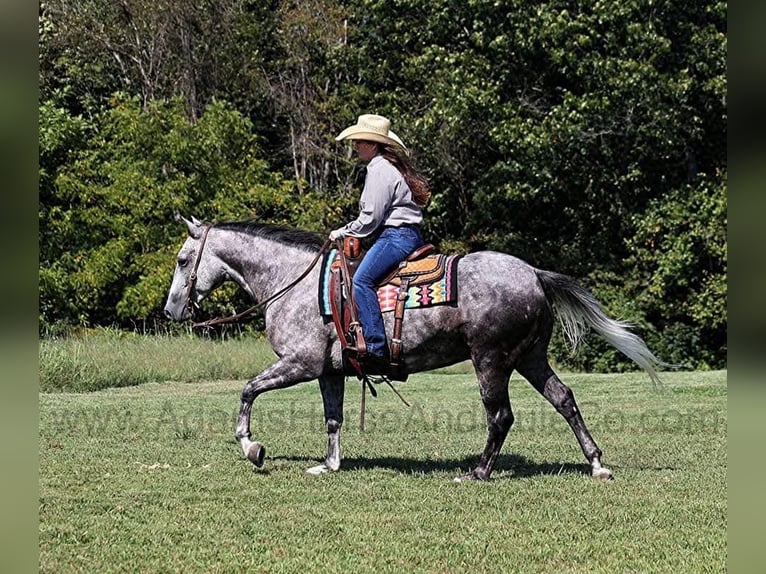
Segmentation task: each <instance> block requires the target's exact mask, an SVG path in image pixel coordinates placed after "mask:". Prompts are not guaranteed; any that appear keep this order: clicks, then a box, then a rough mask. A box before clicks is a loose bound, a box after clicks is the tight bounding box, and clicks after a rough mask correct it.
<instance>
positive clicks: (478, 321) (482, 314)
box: [458, 251, 550, 335]
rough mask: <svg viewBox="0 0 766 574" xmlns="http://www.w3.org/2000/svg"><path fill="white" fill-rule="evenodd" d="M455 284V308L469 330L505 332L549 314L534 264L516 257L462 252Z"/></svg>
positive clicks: (491, 253)
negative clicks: (464, 253)
mask: <svg viewBox="0 0 766 574" xmlns="http://www.w3.org/2000/svg"><path fill="white" fill-rule="evenodd" d="M458 284H459V294H458V309H460V311H461V314H462V316H463V317H464V319H465V326H466V329H467V330H468V331H469V332H472V331H474V330H478V331H481V330H484V331H487V332H488V333H497V334H500V333H505V334H506V335H507V334H509V330H514V331H518V332H522V331H527V330H528V329H529V328H530V327H531V325H532V324H534V323H538V322H540V321H541V320H548V319H549V318H550V306H549V304H548V301H547V299H546V297H545V292H544V291H543V288H542V285H541V284H540V281H539V280H538V278H537V274H536V272H535V268H534V267H533V266H531V265H530V264H529V263H527V262H525V261H523V260H522V259H519V258H518V257H514V256H512V255H508V254H505V253H499V252H496V251H479V252H476V253H471V254H469V255H466V256H465V257H463V258H462V259H461V260H460V263H459V265H458ZM467 334H468V333H467Z"/></svg>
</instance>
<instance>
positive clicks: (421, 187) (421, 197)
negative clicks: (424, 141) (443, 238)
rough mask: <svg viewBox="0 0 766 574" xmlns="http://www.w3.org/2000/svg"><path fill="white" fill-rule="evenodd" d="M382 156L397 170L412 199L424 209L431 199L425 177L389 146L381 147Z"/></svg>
mask: <svg viewBox="0 0 766 574" xmlns="http://www.w3.org/2000/svg"><path fill="white" fill-rule="evenodd" d="M381 147H382V149H383V151H382V155H383V157H384V158H386V159H387V160H388V161H389V162H391V164H393V166H394V167H395V168H396V169H398V170H399V173H401V174H402V177H404V181H406V182H407V185H408V186H409V187H410V190H411V191H412V197H413V199H414V200H415V203H417V204H418V205H419V206H420V207H425V206H426V205H427V204H428V200H429V199H431V186H430V185H429V183H428V180H427V179H426V177H425V176H424V175H423V174H422V173H420V172H419V171H418V170H417V169H415V167H414V166H413V165H412V163H411V162H410V160H409V158H408V157H407V156H406V155H403V154H401V153H398V152H397V151H396V148H394V147H393V146H391V145H382V146H381Z"/></svg>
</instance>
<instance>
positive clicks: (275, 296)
mask: <svg viewBox="0 0 766 574" xmlns="http://www.w3.org/2000/svg"><path fill="white" fill-rule="evenodd" d="M211 227H213V226H212V225H206V226H205V230H204V231H203V232H202V238H201V240H200V246H199V251H198V252H197V259H196V261H195V262H194V268H193V269H192V272H191V274H190V275H189V284H188V288H187V290H186V306H187V307H189V306H195V307H196V303H193V302H192V298H191V296H192V291H193V290H194V286H195V285H196V283H197V270H198V269H199V264H200V261H201V260H202V251H203V250H204V249H205V243H206V242H207V234H208V233H209V232H210V228H211ZM329 246H330V240H329V239H327V240H326V241H325V242H324V245H322V248H321V249H320V250H319V253H317V254H316V256H315V257H314V260H313V261H312V262H311V263H310V264H309V266H308V267H307V268H306V270H305V271H304V272H303V273H301V274H300V276H299V277H298V278H297V279H295V281H292V282H291V283H289V284H288V285H285V286H284V287H282V288H281V289H280V290H279V291H277V292H276V293H274V294H273V295H271V296H270V297H269V298H267V299H265V300H263V301H261V302H260V303H256V304H255V305H253V306H252V307H250V308H249V309H245V310H244V311H242V312H241V313H237V314H236V315H232V316H230V317H219V318H217V319H208V320H207V321H201V322H198V323H192V327H195V328H196V327H204V328H210V327H214V326H216V325H221V324H223V323H236V322H237V321H240V320H241V319H243V318H244V317H247V316H248V315H250V314H252V313H253V312H254V311H257V310H258V309H261V308H263V307H266V306H267V305H268V304H269V303H272V302H274V301H276V300H277V299H279V298H280V297H281V296H282V295H284V294H285V293H287V292H288V291H289V290H290V289H292V288H293V287H295V286H296V285H297V284H298V283H300V282H301V281H303V280H304V279H305V278H306V277H307V276H308V274H309V273H311V270H312V269H313V268H314V267H315V266H316V264H317V263H318V262H319V259H320V257H321V256H322V253H324V252H325V251H326V250H327V248H328V247H329Z"/></svg>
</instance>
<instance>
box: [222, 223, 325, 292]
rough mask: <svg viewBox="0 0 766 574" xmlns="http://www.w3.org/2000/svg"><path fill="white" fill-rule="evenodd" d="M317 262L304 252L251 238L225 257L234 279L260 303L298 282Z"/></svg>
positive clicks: (226, 253) (231, 249)
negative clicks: (313, 262) (296, 280)
mask: <svg viewBox="0 0 766 574" xmlns="http://www.w3.org/2000/svg"><path fill="white" fill-rule="evenodd" d="M313 258H314V254H311V253H309V252H307V251H304V250H303V249H299V248H297V247H291V246H289V245H284V244H282V243H278V242H274V241H269V240H267V239H262V238H255V237H250V236H243V240H242V241H237V242H234V245H229V246H228V247H227V248H226V250H225V252H224V255H223V256H222V259H223V260H224V262H225V263H226V264H227V265H228V266H229V267H230V270H229V276H230V277H231V279H232V280H234V281H235V282H236V283H239V285H240V287H242V288H243V289H244V290H245V291H247V292H248V293H249V294H250V296H251V297H253V298H254V299H255V300H257V301H264V300H265V299H267V298H269V297H271V296H272V295H274V294H275V293H276V292H277V291H279V290H280V289H282V288H284V287H285V286H287V285H289V284H290V283H291V282H293V281H295V279H297V278H298V277H299V276H300V274H301V273H302V272H303V271H304V270H305V269H306V268H307V267H308V266H309V265H310V264H311V261H312V259H313Z"/></svg>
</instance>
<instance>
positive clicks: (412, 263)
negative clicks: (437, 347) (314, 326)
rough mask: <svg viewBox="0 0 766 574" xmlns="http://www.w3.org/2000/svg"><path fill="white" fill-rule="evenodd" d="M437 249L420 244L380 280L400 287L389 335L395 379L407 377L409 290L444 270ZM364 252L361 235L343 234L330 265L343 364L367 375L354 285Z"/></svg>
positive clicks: (442, 259) (357, 373)
mask: <svg viewBox="0 0 766 574" xmlns="http://www.w3.org/2000/svg"><path fill="white" fill-rule="evenodd" d="M339 243H340V241H339ZM434 250H435V248H434V246H433V245H431V244H430V243H427V244H425V245H423V246H421V247H419V248H418V249H416V250H415V251H413V252H412V253H411V254H410V255H408V256H407V258H406V259H405V260H404V261H402V262H401V263H400V264H399V266H398V267H397V268H396V269H394V270H393V271H392V272H391V273H390V274H389V275H387V276H386V277H384V278H383V279H382V280H381V281H380V282H379V284H378V286H379V287H382V286H384V285H394V286H396V287H397V296H396V306H395V307H394V329H393V334H392V337H391V339H390V350H391V353H390V361H391V364H390V371H389V373H388V375H389V377H390V378H391V379H393V380H398V381H406V380H407V374H406V373H403V372H402V369H401V357H402V340H401V333H402V323H403V321H404V309H405V303H406V300H407V296H408V290H409V288H410V287H413V286H416V285H419V284H423V283H430V282H432V281H434V280H435V279H438V278H439V277H440V276H441V275H442V274H444V271H445V261H444V259H445V258H444V257H443V256H439V255H436V254H433V255H432V253H433V252H434ZM365 253H366V250H365V249H364V248H363V247H362V244H361V242H360V241H359V239H358V238H356V237H344V238H343V243H342V245H339V246H338V256H337V258H336V259H335V261H333V262H332V264H331V265H330V307H331V309H332V318H333V322H334V323H335V328H336V329H337V331H338V337H339V338H340V343H341V349H342V351H343V357H344V364H347V365H348V366H349V367H350V370H351V371H352V372H353V373H354V374H356V375H357V376H359V377H360V378H361V377H364V376H365V372H364V358H365V356H366V352H367V351H366V345H365V342H364V336H363V335H362V327H361V324H360V323H359V319H358V314H357V309H356V304H355V302H354V292H353V289H352V285H353V277H354V274H355V273H356V270H357V268H358V267H359V263H361V261H362V258H363V257H364V255H365Z"/></svg>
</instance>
